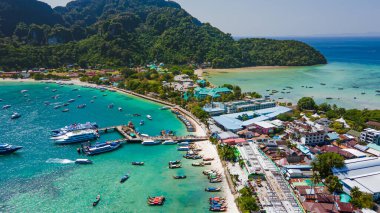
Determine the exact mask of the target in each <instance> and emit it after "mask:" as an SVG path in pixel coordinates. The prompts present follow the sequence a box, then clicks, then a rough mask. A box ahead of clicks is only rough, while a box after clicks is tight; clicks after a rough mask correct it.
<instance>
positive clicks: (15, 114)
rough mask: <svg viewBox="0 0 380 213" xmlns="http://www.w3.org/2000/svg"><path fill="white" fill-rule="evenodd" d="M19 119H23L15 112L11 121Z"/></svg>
mask: <svg viewBox="0 0 380 213" xmlns="http://www.w3.org/2000/svg"><path fill="white" fill-rule="evenodd" d="M19 117H21V115H20V114H18V113H17V112H15V113H13V114H12V116H11V119H17V118H19Z"/></svg>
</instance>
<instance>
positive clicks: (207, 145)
mask: <svg viewBox="0 0 380 213" xmlns="http://www.w3.org/2000/svg"><path fill="white" fill-rule="evenodd" d="M1 82H15V83H22V82H28V83H45V82H54V83H57V82H61V81H56V80H41V81H36V80H34V79H0V83H1ZM62 82H64V83H67V84H71V83H72V84H73V85H76V86H86V87H95V86H99V85H96V84H91V83H88V82H81V81H79V80H78V79H71V80H68V81H62ZM104 87H106V88H110V89H113V90H115V91H117V92H118V93H121V94H124V95H131V96H134V97H137V98H141V99H144V100H148V101H152V102H154V103H159V104H164V105H166V106H170V107H173V108H175V109H177V110H179V111H180V112H181V113H182V114H183V115H185V116H186V117H187V118H188V119H189V120H190V121H191V122H192V123H193V124H194V125H195V128H196V132H193V134H194V135H196V136H207V127H206V125H205V124H203V123H202V122H201V121H199V119H197V118H194V117H193V115H192V114H191V113H190V112H188V111H187V110H185V109H183V108H181V107H179V106H176V105H174V104H171V103H168V102H166V101H162V100H159V99H156V98H152V97H149V96H145V95H142V94H138V93H135V92H132V91H129V90H123V89H119V88H115V87H112V86H104ZM196 144H197V145H198V146H199V147H200V148H201V149H202V151H201V153H202V154H203V155H204V156H206V157H212V158H214V161H212V165H211V166H210V167H208V169H213V170H217V171H223V172H221V173H222V177H223V182H222V183H221V185H222V188H223V189H224V190H223V194H224V196H225V198H226V201H227V205H228V210H227V212H239V210H238V208H237V205H236V202H235V197H234V195H233V194H232V192H231V188H230V186H229V184H228V182H227V177H226V174H228V172H227V173H226V169H225V168H224V166H223V165H222V161H221V160H220V158H219V155H218V153H217V150H216V147H215V145H213V144H212V143H211V142H210V141H209V140H206V141H201V142H197V143H196ZM206 168H207V167H205V169H206ZM210 196H212V195H211V194H210Z"/></svg>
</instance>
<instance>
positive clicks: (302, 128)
mask: <svg viewBox="0 0 380 213" xmlns="http://www.w3.org/2000/svg"><path fill="white" fill-rule="evenodd" d="M285 131H286V133H287V134H288V135H289V138H290V139H292V140H293V141H296V142H298V143H301V144H303V145H311V146H314V145H318V144H323V143H325V137H326V135H327V130H326V127H324V126H322V125H320V124H316V123H314V122H311V121H308V120H306V119H304V118H301V119H300V120H295V121H293V122H288V123H287V125H286V130H285Z"/></svg>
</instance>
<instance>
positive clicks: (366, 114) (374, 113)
mask: <svg viewBox="0 0 380 213" xmlns="http://www.w3.org/2000/svg"><path fill="white" fill-rule="evenodd" d="M297 106H298V109H299V110H300V111H303V110H312V111H315V112H318V113H319V114H320V115H321V116H322V117H326V118H328V119H330V120H335V119H339V118H342V117H343V118H344V119H345V120H346V122H347V123H348V125H349V126H350V127H351V129H354V130H357V131H362V130H363V129H364V128H366V124H365V123H366V122H367V121H377V122H380V110H368V109H363V110H360V109H345V108H341V107H338V106H337V105H335V104H333V105H330V104H327V103H322V104H320V105H317V104H316V103H315V101H314V100H313V99H312V98H310V97H303V98H301V99H300V100H299V101H298V103H297ZM298 114H299V113H298ZM280 119H281V120H284V121H286V120H291V117H290V116H289V115H285V114H284V115H281V116H280ZM330 128H332V129H334V130H335V131H336V132H338V133H346V132H347V131H348V130H349V129H347V128H344V125H343V124H342V123H339V122H333V123H332V124H331V125H330Z"/></svg>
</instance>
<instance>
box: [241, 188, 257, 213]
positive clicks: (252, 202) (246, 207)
mask: <svg viewBox="0 0 380 213" xmlns="http://www.w3.org/2000/svg"><path fill="white" fill-rule="evenodd" d="M239 193H240V196H239V197H238V198H237V199H236V201H237V203H238V206H239V209H240V210H241V211H242V212H243V213H249V212H252V211H258V210H259V209H260V208H259V206H258V205H257V202H256V199H255V198H254V197H252V196H253V193H252V191H251V190H250V189H249V188H248V187H244V188H242V189H241V190H240V191H239Z"/></svg>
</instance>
